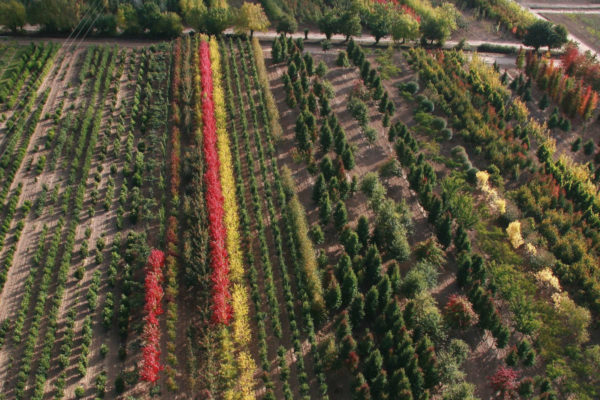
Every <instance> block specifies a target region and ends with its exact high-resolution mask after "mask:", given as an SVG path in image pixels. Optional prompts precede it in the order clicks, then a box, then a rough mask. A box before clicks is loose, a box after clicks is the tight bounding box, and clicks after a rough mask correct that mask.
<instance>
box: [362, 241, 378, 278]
mask: <svg viewBox="0 0 600 400" xmlns="http://www.w3.org/2000/svg"><path fill="white" fill-rule="evenodd" d="M364 265H365V278H366V283H367V285H374V284H376V283H377V282H378V281H379V277H380V276H381V265H382V261H381V256H380V255H379V250H377V247H376V246H373V245H372V246H369V249H368V250H367V254H366V256H365V261H364Z"/></svg>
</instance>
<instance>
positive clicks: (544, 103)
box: [539, 93, 550, 110]
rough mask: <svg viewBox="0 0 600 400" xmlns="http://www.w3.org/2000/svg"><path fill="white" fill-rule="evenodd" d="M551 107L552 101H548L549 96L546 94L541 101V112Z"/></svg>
mask: <svg viewBox="0 0 600 400" xmlns="http://www.w3.org/2000/svg"><path fill="white" fill-rule="evenodd" d="M549 105H550V99H548V95H547V94H546V93H544V96H542V99H541V100H540V104H539V107H540V110H545V109H546V108H547V107H548V106H549Z"/></svg>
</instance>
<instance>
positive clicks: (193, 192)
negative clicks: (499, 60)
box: [0, 2, 600, 400]
mask: <svg viewBox="0 0 600 400" xmlns="http://www.w3.org/2000/svg"><path fill="white" fill-rule="evenodd" d="M289 6H290V7H292V6H297V5H296V4H295V3H293V2H290V4H289ZM469 18H471V19H470V21H471V23H473V24H475V25H474V26H476V29H477V32H480V35H484V34H489V35H490V36H489V38H491V39H494V40H503V39H506V38H508V33H506V32H505V33H502V32H503V31H502V30H498V31H500V32H501V33H498V32H496V30H495V29H493V28H492V29H491V30H490V28H489V21H487V22H486V21H478V20H477V18H475V16H474V15H471V16H469ZM464 29H465V32H467V31H468V27H466V26H465V27H464ZM458 32H460V31H458ZM486 32H487V33H486ZM585 57H586V56H585V55H583V54H580V53H579V52H578V51H577V50H575V49H568V50H567V52H566V53H565V55H564V56H563V57H562V59H561V60H550V59H548V58H547V57H546V56H545V55H543V54H537V53H534V52H531V51H530V52H527V53H526V52H525V51H524V50H521V51H520V52H519V54H518V55H516V56H515V58H516V63H515V65H514V66H511V65H508V66H506V65H505V66H503V68H500V67H499V66H493V65H488V64H486V62H484V61H483V58H481V57H479V56H478V55H477V54H475V53H466V52H462V51H460V50H441V49H436V48H423V47H421V46H420V45H417V44H416V43H413V42H411V43H407V44H406V45H405V46H402V47H400V46H389V47H388V48H385V47H370V46H364V47H361V46H360V45H359V44H357V43H355V42H354V41H353V40H352V39H349V40H348V41H347V42H343V43H342V42H339V43H335V45H334V46H326V45H322V43H320V42H315V41H306V42H305V41H303V40H302V39H292V38H291V37H289V36H285V35H281V36H278V37H276V39H275V40H265V41H263V42H259V41H258V40H257V39H256V38H254V39H250V38H248V37H246V36H243V35H242V36H236V35H221V36H218V37H214V36H213V37H208V36H206V35H200V34H198V35H185V36H182V37H179V38H177V39H175V40H173V41H167V42H160V43H150V42H128V41H124V40H123V41H115V42H114V44H109V45H107V44H100V43H97V42H89V41H79V42H75V41H66V42H62V43H61V42H60V41H37V42H34V43H32V44H25V43H23V42H22V41H20V42H19V43H17V42H10V41H4V42H0V84H1V86H0V202H1V203H2V205H3V206H2V209H1V211H0V221H1V222H0V288H1V292H0V382H1V384H0V393H1V395H0V398H5V399H13V398H16V399H28V398H35V399H62V398H67V399H73V398H97V397H98V398H103V397H104V398H119V399H146V398H153V397H156V398H164V399H174V398H176V399H189V398H194V399H244V400H246V399H255V398H262V399H286V400H288V399H403V400H409V399H415V400H416V399H443V400H451V399H473V398H482V399H489V398H494V397H496V396H512V397H513V398H523V399H526V398H540V399H553V398H596V397H597V396H598V395H599V392H598V388H599V387H600V380H599V377H598V374H597V373H596V372H597V370H598V368H599V367H600V365H599V364H598V359H599V352H600V347H599V341H600V335H599V333H598V329H597V315H598V312H600V275H599V272H598V271H599V270H598V265H599V260H600V233H599V232H598V229H599V228H600V216H599V215H598V213H600V202H599V201H598V197H597V193H598V188H597V185H598V183H599V182H600V168H598V167H597V166H596V164H597V162H598V159H599V157H598V149H597V143H596V139H595V138H596V136H597V135H596V134H597V133H598V122H597V105H598V94H597V90H598V88H597V87H596V84H597V80H595V79H596V78H595V77H596V75H594V73H595V72H594V71H596V69H595V68H596V67H595V66H594V64H593V63H592V62H591V61H590V60H588V59H587V58H585ZM486 59H487V58H486ZM584 61H585V62H584ZM504 67H506V69H505V68H504Z"/></svg>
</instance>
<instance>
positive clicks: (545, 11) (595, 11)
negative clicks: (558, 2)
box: [531, 8, 600, 15]
mask: <svg viewBox="0 0 600 400" xmlns="http://www.w3.org/2000/svg"><path fill="white" fill-rule="evenodd" d="M531 11H532V12H533V11H535V12H536V13H537V14H590V15H592V14H600V8H596V9H593V10H589V9H585V10H583V9H580V8H572V9H570V10H568V9H562V8H558V9H557V8H532V9H531Z"/></svg>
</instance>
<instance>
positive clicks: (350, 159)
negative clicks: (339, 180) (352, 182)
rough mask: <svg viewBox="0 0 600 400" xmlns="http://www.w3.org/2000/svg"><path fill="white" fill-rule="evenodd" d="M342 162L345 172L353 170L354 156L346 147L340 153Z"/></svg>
mask: <svg viewBox="0 0 600 400" xmlns="http://www.w3.org/2000/svg"><path fill="white" fill-rule="evenodd" d="M342 160H343V161H344V167H345V168H346V169H347V170H351V169H352V168H354V154H353V153H352V149H350V147H348V146H346V148H345V149H344V151H343V153H342Z"/></svg>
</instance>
